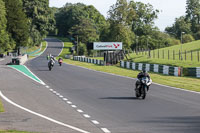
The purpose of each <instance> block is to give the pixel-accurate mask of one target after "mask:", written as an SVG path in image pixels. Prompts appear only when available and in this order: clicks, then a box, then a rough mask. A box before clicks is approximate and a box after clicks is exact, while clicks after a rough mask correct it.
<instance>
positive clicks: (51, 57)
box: [49, 54, 56, 64]
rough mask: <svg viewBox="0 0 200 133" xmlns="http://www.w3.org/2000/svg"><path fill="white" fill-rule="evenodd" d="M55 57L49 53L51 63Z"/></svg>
mask: <svg viewBox="0 0 200 133" xmlns="http://www.w3.org/2000/svg"><path fill="white" fill-rule="evenodd" d="M55 60H56V59H55V58H54V56H53V55H51V54H49V62H50V61H52V62H53V64H54V63H55Z"/></svg>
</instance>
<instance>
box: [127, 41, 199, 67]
mask: <svg viewBox="0 0 200 133" xmlns="http://www.w3.org/2000/svg"><path fill="white" fill-rule="evenodd" d="M181 45H182V60H181ZM181 45H175V46H171V47H166V48H161V49H156V50H152V51H151V52H150V56H151V57H150V58H149V52H140V53H138V54H136V53H132V54H130V56H128V57H129V60H131V61H133V62H140V63H150V64H164V65H170V66H180V67H200V40H198V41H193V42H190V43H185V44H181ZM179 50H180V54H179ZM179 56H180V58H179ZM198 57H199V58H198ZM191 58H192V60H191ZM198 60H199V61H198Z"/></svg>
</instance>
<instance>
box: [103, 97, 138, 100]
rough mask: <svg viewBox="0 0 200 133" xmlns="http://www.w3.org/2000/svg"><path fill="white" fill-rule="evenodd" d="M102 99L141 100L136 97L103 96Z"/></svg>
mask: <svg viewBox="0 0 200 133" xmlns="http://www.w3.org/2000/svg"><path fill="white" fill-rule="evenodd" d="M100 99H112V100H139V99H138V98H136V97H103V98H100Z"/></svg>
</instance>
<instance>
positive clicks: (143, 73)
mask: <svg viewBox="0 0 200 133" xmlns="http://www.w3.org/2000/svg"><path fill="white" fill-rule="evenodd" d="M143 77H147V78H148V79H149V83H148V86H147V91H148V90H149V86H150V85H151V83H152V80H151V78H150V76H149V74H148V73H147V72H146V71H145V70H143V71H141V72H140V73H139V74H138V75H137V81H136V83H135V90H137V89H139V87H138V85H139V84H140V82H141V79H142V78H143Z"/></svg>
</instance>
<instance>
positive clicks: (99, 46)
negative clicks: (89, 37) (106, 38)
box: [93, 42, 122, 50]
mask: <svg viewBox="0 0 200 133" xmlns="http://www.w3.org/2000/svg"><path fill="white" fill-rule="evenodd" d="M93 49H94V50H122V42H94V43H93Z"/></svg>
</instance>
